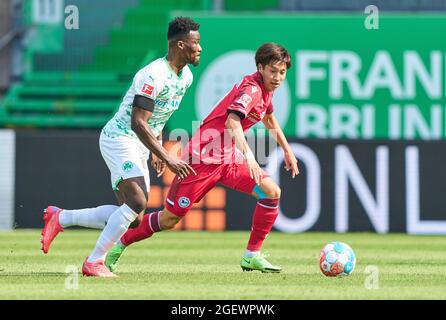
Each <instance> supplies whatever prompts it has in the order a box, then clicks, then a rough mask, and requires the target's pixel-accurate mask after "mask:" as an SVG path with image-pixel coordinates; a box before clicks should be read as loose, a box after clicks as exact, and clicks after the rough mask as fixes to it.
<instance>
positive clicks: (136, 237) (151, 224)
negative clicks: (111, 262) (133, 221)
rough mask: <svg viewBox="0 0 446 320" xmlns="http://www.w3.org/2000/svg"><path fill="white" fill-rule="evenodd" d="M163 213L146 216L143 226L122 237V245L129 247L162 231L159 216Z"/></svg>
mask: <svg viewBox="0 0 446 320" xmlns="http://www.w3.org/2000/svg"><path fill="white" fill-rule="evenodd" d="M160 213H161V211H155V212H152V213H148V214H146V215H144V217H143V219H142V222H141V224H140V225H139V226H138V227H137V228H134V229H129V230H127V232H126V233H124V235H123V236H122V237H121V243H122V244H123V245H125V246H128V245H130V244H132V243H134V242H138V241H141V240H144V239H147V238H150V237H151V236H152V234H154V233H155V232H159V231H161V227H160V223H159V215H160Z"/></svg>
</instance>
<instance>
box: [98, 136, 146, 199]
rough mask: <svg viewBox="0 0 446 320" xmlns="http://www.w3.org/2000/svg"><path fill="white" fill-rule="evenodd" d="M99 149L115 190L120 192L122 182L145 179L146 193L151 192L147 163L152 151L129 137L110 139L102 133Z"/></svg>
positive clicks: (137, 140)
mask: <svg viewBox="0 0 446 320" xmlns="http://www.w3.org/2000/svg"><path fill="white" fill-rule="evenodd" d="M99 148H100V150H101V154H102V157H103V158H104V160H105V163H106V164H107V167H108V169H109V170H110V174H111V185H112V188H113V190H115V191H116V190H119V188H118V185H119V183H120V182H121V181H122V180H125V179H129V178H135V177H144V181H145V183H146V191H147V192H149V190H150V175H149V168H148V165H147V161H148V159H149V155H150V151H149V149H147V148H146V147H145V146H144V145H143V144H142V142H141V141H140V140H139V139H132V138H129V137H117V138H110V137H107V136H106V135H104V134H103V133H102V132H101V136H100V138H99Z"/></svg>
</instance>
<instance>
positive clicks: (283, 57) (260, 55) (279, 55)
mask: <svg viewBox="0 0 446 320" xmlns="http://www.w3.org/2000/svg"><path fill="white" fill-rule="evenodd" d="M255 59H256V66H258V65H259V63H260V64H261V65H262V66H263V67H265V66H266V65H267V64H271V63H275V62H279V61H280V62H285V64H286V68H287V69H289V68H290V67H291V56H290V54H289V53H288V51H287V49H285V48H284V47H282V46H281V45H278V44H277V43H274V42H268V43H265V44H263V45H262V46H260V48H259V49H257V52H256V58H255Z"/></svg>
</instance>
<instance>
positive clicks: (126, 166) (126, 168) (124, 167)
mask: <svg viewBox="0 0 446 320" xmlns="http://www.w3.org/2000/svg"><path fill="white" fill-rule="evenodd" d="M132 168H133V162H131V161H126V162H124V163H123V165H122V170H124V171H125V172H129V171H130V170H132Z"/></svg>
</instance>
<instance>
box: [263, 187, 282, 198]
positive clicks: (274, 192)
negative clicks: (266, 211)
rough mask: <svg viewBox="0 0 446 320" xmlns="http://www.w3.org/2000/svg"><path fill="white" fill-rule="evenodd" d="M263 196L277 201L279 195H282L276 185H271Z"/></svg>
mask: <svg viewBox="0 0 446 320" xmlns="http://www.w3.org/2000/svg"><path fill="white" fill-rule="evenodd" d="M265 194H266V196H267V197H268V199H279V198H280V195H281V194H282V190H281V189H280V187H279V186H278V185H273V186H271V187H269V188H268V190H266V192H265Z"/></svg>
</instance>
